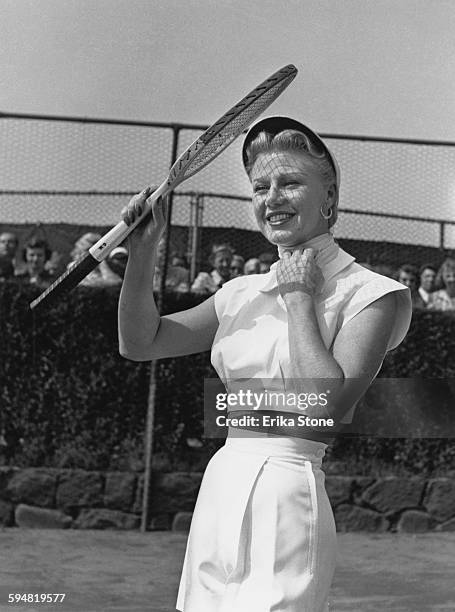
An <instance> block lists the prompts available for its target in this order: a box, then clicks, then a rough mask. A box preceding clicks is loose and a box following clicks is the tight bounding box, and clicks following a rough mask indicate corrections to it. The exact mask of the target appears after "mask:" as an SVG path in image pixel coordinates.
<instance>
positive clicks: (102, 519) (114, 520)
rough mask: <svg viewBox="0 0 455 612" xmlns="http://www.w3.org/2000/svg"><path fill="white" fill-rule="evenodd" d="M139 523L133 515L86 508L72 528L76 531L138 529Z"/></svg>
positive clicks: (137, 518) (104, 509)
mask: <svg viewBox="0 0 455 612" xmlns="http://www.w3.org/2000/svg"><path fill="white" fill-rule="evenodd" d="M139 523H140V519H139V517H138V516H136V515H135V514H128V513H126V512H120V510H108V509H107V508H91V509H90V508H86V509H84V510H82V511H81V513H80V514H79V516H78V517H77V519H76V521H75V522H74V527H75V528H76V529H138V527H139Z"/></svg>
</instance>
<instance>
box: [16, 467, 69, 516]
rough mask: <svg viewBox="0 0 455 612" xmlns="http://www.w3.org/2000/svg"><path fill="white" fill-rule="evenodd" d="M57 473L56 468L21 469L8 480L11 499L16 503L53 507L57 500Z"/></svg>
mask: <svg viewBox="0 0 455 612" xmlns="http://www.w3.org/2000/svg"><path fill="white" fill-rule="evenodd" d="M57 474H58V472H57V471H56V470H50V469H43V468H26V469H23V470H19V471H18V472H16V473H15V474H14V476H13V477H12V478H11V479H10V481H9V482H8V485H7V492H8V496H9V499H11V501H13V502H16V503H18V502H22V503H25V504H30V505H33V506H44V507H48V508H51V507H52V506H53V505H54V500H55V490H56V485H57Z"/></svg>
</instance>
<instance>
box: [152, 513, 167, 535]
mask: <svg viewBox="0 0 455 612" xmlns="http://www.w3.org/2000/svg"><path fill="white" fill-rule="evenodd" d="M170 528H171V521H170V518H169V514H157V515H156V516H152V518H151V519H150V523H149V525H148V529H150V531H168V530H169V529H170Z"/></svg>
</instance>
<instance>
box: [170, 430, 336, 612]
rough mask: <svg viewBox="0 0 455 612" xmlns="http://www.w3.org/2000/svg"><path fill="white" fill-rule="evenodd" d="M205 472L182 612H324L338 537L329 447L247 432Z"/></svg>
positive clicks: (232, 441)
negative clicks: (327, 466)
mask: <svg viewBox="0 0 455 612" xmlns="http://www.w3.org/2000/svg"><path fill="white" fill-rule="evenodd" d="M235 435H236V437H228V438H227V440H226V444H225V445H224V446H223V447H222V448H221V449H220V450H218V451H217V452H216V453H215V455H214V456H213V457H212V459H211V460H210V462H209V463H208V465H207V468H206V471H205V473H204V477H203V479H202V483H201V488H200V491H199V495H198V498H197V501H196V505H195V508H194V514H193V519H192V522H191V529H190V533H189V536H188V542H187V547H186V553H185V560H184V564H183V570H182V577H181V580H180V587H179V592H178V596H177V610H180V611H182V612H327V611H328V609H329V607H328V595H329V590H330V585H331V582H332V578H333V573H334V570H335V562H336V532H335V522H334V518H333V513H332V509H331V507H330V503H329V500H328V497H327V494H326V491H325V488H324V472H323V471H322V470H321V469H320V468H321V461H322V457H323V456H324V453H325V449H326V447H327V445H326V444H323V443H322V442H313V441H311V440H303V439H300V438H281V437H277V436H272V435H270V434H269V435H267V434H261V433H256V432H254V434H253V432H251V431H249V432H246V435H247V436H248V437H244V438H243V437H237V436H238V432H237V433H236V434H235Z"/></svg>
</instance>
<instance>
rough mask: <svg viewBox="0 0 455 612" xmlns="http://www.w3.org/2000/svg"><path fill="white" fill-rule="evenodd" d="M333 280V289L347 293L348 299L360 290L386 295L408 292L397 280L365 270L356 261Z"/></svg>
mask: <svg viewBox="0 0 455 612" xmlns="http://www.w3.org/2000/svg"><path fill="white" fill-rule="evenodd" d="M331 280H332V283H330V284H331V285H332V287H333V289H334V290H335V291H337V292H340V291H344V292H346V297H347V298H348V297H350V296H351V295H353V294H356V293H357V292H358V291H360V290H363V291H366V292H369V291H373V292H381V291H382V292H384V293H389V292H390V291H404V292H406V290H407V287H406V286H405V285H403V284H402V283H399V282H398V281H397V280H395V279H393V278H390V277H389V276H384V275H383V274H379V273H378V272H375V271H374V270H370V269H369V268H365V267H364V266H362V265H361V264H359V263H357V262H356V261H353V262H352V263H350V264H349V265H348V266H347V267H346V268H344V269H343V270H341V271H339V272H338V273H337V274H336V275H335V276H334V277H333V279H331Z"/></svg>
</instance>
